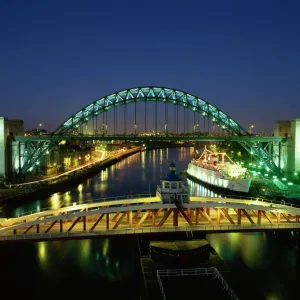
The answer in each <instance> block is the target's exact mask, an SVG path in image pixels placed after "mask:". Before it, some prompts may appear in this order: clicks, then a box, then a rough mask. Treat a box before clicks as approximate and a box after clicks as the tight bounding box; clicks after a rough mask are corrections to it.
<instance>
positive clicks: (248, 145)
mask: <svg viewBox="0 0 300 300" xmlns="http://www.w3.org/2000/svg"><path fill="white" fill-rule="evenodd" d="M145 101H146V102H147V101H154V102H163V103H168V104H174V105H179V106H182V107H184V108H186V109H190V110H192V111H194V112H196V113H198V114H200V113H201V114H202V116H203V117H208V118H211V120H212V122H214V123H216V124H218V125H220V126H221V127H222V128H223V130H225V131H227V132H228V133H230V134H232V135H250V134H249V132H248V131H247V130H245V129H244V128H243V127H242V126H241V125H240V124H239V123H238V122H236V121H234V120H233V119H232V118H231V117H230V116H229V115H227V114H226V113H225V112H223V111H222V110H220V109H219V108H217V107H216V106H214V105H212V104H211V103H209V102H207V101H205V100H203V99H201V98H199V97H197V96H194V95H192V94H189V93H186V92H183V91H180V90H175V89H171V88H166V87H154V86H148V87H136V88H130V89H126V90H122V91H118V92H115V93H113V94H110V95H107V96H105V97H102V98H100V99H98V100H96V101H94V102H92V103H90V104H88V105H87V106H85V107H84V108H82V109H81V110H79V111H78V112H76V113H75V114H74V115H72V116H71V117H70V118H68V119H67V120H66V121H65V122H63V123H62V124H61V125H60V126H58V128H57V129H56V130H55V132H54V133H55V134H57V135H70V134H72V133H73V132H74V131H75V130H76V129H77V128H79V127H80V126H81V125H83V124H85V123H87V122H88V121H89V120H91V119H93V118H95V117H97V116H98V115H101V114H102V113H104V112H107V111H109V110H112V109H115V108H117V107H119V106H122V105H128V104H131V103H137V102H145ZM240 144H241V145H242V146H243V147H244V148H245V149H246V150H247V151H248V152H249V153H250V152H251V155H252V156H253V158H254V159H256V160H260V159H263V160H264V163H265V165H266V166H267V167H268V168H269V169H270V170H271V171H272V172H273V173H274V174H276V175H282V172H281V170H280V169H279V168H278V167H277V166H276V165H275V163H274V162H273V157H272V156H271V154H269V153H268V152H267V151H265V150H264V148H263V147H262V146H261V145H257V144H256V143H253V142H240ZM54 145H55V144H54V143H51V142H50V143H49V142H44V143H41V144H40V145H39V147H38V148H36V149H35V150H34V152H33V153H32V154H31V155H30V156H29V157H28V159H27V160H26V161H25V162H24V163H23V166H22V173H23V174H26V173H27V172H28V170H32V169H33V167H34V166H35V165H36V164H37V163H38V161H39V160H40V159H41V157H42V156H43V155H45V154H46V153H47V152H48V151H50V150H52V148H53V146H54Z"/></svg>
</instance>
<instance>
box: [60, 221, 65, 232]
mask: <svg viewBox="0 0 300 300" xmlns="http://www.w3.org/2000/svg"><path fill="white" fill-rule="evenodd" d="M63 224H64V222H63V220H59V232H63Z"/></svg>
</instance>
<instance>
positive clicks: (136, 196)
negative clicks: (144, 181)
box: [16, 194, 155, 218]
mask: <svg viewBox="0 0 300 300" xmlns="http://www.w3.org/2000/svg"><path fill="white" fill-rule="evenodd" d="M143 198H155V195H154V194H132V195H125V196H115V197H105V198H98V199H91V200H86V201H82V202H78V203H77V202H73V203H72V205H62V206H61V207H60V208H55V209H53V208H52V207H51V206H49V207H44V208H41V209H37V210H31V211H27V212H24V213H18V214H17V216H16V217H17V218H19V217H23V216H29V215H32V214H36V213H40V212H45V211H48V210H49V211H53V210H54V211H55V210H59V209H62V208H70V207H74V206H79V208H78V209H81V207H80V205H82V204H93V203H101V202H110V204H109V205H110V206H122V204H114V202H115V201H118V200H134V199H143ZM137 204H138V203H137ZM142 204H143V203H142Z"/></svg>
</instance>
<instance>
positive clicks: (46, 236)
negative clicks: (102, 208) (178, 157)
mask: <svg viewBox="0 0 300 300" xmlns="http://www.w3.org/2000/svg"><path fill="white" fill-rule="evenodd" d="M42 222H43V220H40V223H42ZM45 222H47V221H46V220H45ZM23 225H24V228H25V227H26V226H27V227H28V226H30V222H28V223H27V224H26V223H24V224H23ZM4 229H5V228H4ZM290 229H300V224H299V223H285V224H263V225H262V224H250V225H241V224H234V225H233V224H228V225H225V224H224V225H197V226H178V227H176V226H171V227H141V228H124V229H110V230H93V231H83V230H80V231H76V230H74V229H73V230H72V231H67V232H51V233H49V232H48V233H45V232H44V233H34V234H30V233H26V234H7V235H5V234H1V229H0V241H14V240H51V239H61V238H69V239H73V238H78V237H82V238H84V237H98V236H102V237H107V236H116V235H140V234H157V233H159V234H161V233H165V234H168V233H183V234H186V235H187V236H189V235H192V233H193V232H197V231H202V232H211V233H213V232H243V231H245V232H249V231H254V232H255V231H264V230H272V231H274V230H290ZM11 230H13V229H11Z"/></svg>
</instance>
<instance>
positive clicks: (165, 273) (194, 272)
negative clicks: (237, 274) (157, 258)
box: [157, 267, 239, 300]
mask: <svg viewBox="0 0 300 300" xmlns="http://www.w3.org/2000/svg"><path fill="white" fill-rule="evenodd" d="M199 275H214V279H215V278H217V279H218V280H219V281H220V282H221V284H222V285H223V289H224V290H226V291H227V292H228V293H229V295H230V297H231V298H232V299H235V300H239V298H238V296H237V295H236V294H235V292H234V291H233V290H232V288H231V287H230V286H229V284H228V283H227V282H226V280H225V279H224V277H223V276H222V275H221V273H220V272H219V270H218V269H217V268H215V267H211V268H193V269H165V270H157V280H158V283H159V286H160V290H161V293H162V296H163V299H167V298H166V295H165V291H164V288H163V284H162V281H161V277H175V276H176V277H178V276H199Z"/></svg>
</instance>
